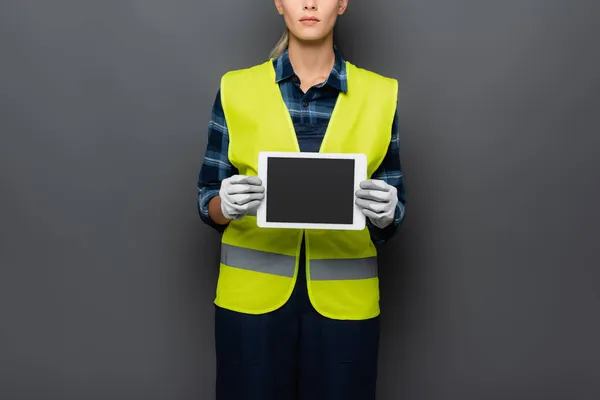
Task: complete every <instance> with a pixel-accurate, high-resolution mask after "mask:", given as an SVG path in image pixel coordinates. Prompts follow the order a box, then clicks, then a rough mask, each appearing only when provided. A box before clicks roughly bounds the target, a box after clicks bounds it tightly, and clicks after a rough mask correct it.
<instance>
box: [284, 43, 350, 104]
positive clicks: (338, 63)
mask: <svg viewBox="0 0 600 400" xmlns="http://www.w3.org/2000/svg"><path fill="white" fill-rule="evenodd" d="M333 52H334V54H335V62H334V64H333V68H332V70H331V72H330V73H329V76H328V77H327V80H326V81H325V84H326V85H329V86H331V87H333V88H335V89H337V90H339V91H341V92H344V93H346V92H347V91H348V76H347V75H346V61H345V60H344V59H343V58H342V55H341V54H340V52H339V50H338V48H337V47H336V46H333ZM273 64H274V67H275V81H276V82H277V83H280V82H282V81H284V80H287V79H290V78H292V77H293V76H295V75H296V73H295V72H294V68H293V67H292V63H291V62H290V57H289V54H288V49H285V50H284V51H283V52H282V53H281V55H280V56H279V57H278V58H276V59H275V60H273Z"/></svg>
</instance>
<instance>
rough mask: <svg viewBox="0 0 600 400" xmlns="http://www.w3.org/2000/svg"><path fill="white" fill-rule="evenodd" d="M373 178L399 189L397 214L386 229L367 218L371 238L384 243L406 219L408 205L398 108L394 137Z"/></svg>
mask: <svg viewBox="0 0 600 400" xmlns="http://www.w3.org/2000/svg"><path fill="white" fill-rule="evenodd" d="M371 178H372V179H380V180H382V181H384V182H386V183H387V184H388V185H391V186H394V187H395V188H396V190H397V191H398V205H397V206H396V214H395V218H394V222H393V223H392V224H390V225H388V226H387V227H385V228H384V229H380V228H377V227H376V226H374V225H373V224H371V223H370V221H369V220H368V219H367V226H368V228H369V232H370V233H371V240H372V241H373V243H375V244H383V243H385V242H387V241H388V240H390V239H391V238H392V236H394V235H395V233H396V232H397V231H398V228H399V227H400V225H401V223H402V221H403V220H404V209H405V207H406V189H405V187H404V176H403V174H402V167H401V163H400V133H399V123H398V110H397V109H396V115H395V116H394V122H393V123H392V138H391V140H390V146H389V148H388V151H387V154H386V156H385V158H384V159H383V162H382V163H381V165H380V166H379V168H378V169H377V171H375V172H374V173H373V176H372V177H371Z"/></svg>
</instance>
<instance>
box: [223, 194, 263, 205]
mask: <svg viewBox="0 0 600 400" xmlns="http://www.w3.org/2000/svg"><path fill="white" fill-rule="evenodd" d="M264 198H265V194H264V193H242V194H234V195H231V196H229V201H230V202H231V203H233V204H234V205H238V206H242V205H244V204H247V203H249V202H251V201H255V200H257V201H259V202H260V201H261V200H262V199H264ZM236 208H239V207H236Z"/></svg>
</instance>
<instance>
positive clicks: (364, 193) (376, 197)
mask: <svg viewBox="0 0 600 400" xmlns="http://www.w3.org/2000/svg"><path fill="white" fill-rule="evenodd" d="M355 194H356V197H358V198H360V199H365V200H371V201H378V202H383V203H385V202H389V201H390V200H391V197H392V192H384V191H381V190H363V189H358V190H357V191H356V193H355Z"/></svg>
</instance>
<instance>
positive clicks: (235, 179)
mask: <svg viewBox="0 0 600 400" xmlns="http://www.w3.org/2000/svg"><path fill="white" fill-rule="evenodd" d="M228 182H229V183H230V184H232V185H235V184H240V183H241V184H245V185H253V186H260V185H262V180H261V179H260V178H259V177H258V176H248V175H233V176H232V177H230V178H229V180H228Z"/></svg>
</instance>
